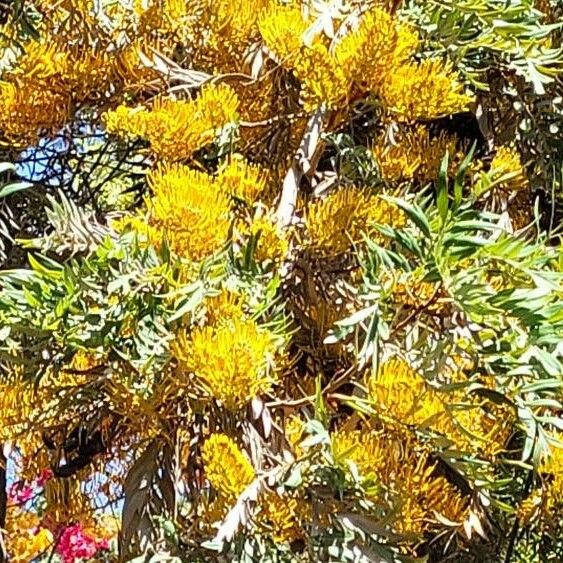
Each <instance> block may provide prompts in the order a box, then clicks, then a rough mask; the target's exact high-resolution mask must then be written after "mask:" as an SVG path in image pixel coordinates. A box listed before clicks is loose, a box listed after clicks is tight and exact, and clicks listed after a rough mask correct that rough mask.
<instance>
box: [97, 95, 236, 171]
mask: <svg viewBox="0 0 563 563" xmlns="http://www.w3.org/2000/svg"><path fill="white" fill-rule="evenodd" d="M237 108H238V99H237V96H236V94H235V92H234V90H233V89H232V88H230V87H229V86H227V85H225V84H219V85H215V84H211V85H207V86H204V87H203V88H202V89H201V92H200V94H199V96H198V97H197V98H196V99H195V100H193V101H191V100H190V101H185V100H172V99H169V98H157V99H156V100H155V102H154V104H153V107H152V109H150V110H148V109H146V108H144V107H137V108H127V107H125V106H119V107H118V108H117V109H115V110H114V111H110V112H107V113H106V114H105V116H104V119H105V123H106V128H107V130H108V131H109V132H110V133H115V134H119V135H131V136H135V137H141V138H143V139H146V140H147V141H148V142H149V143H150V145H151V149H152V150H153V151H154V152H155V153H156V154H157V155H158V156H159V157H160V158H162V159H165V160H170V161H177V160H186V159H189V158H190V157H191V156H192V155H193V153H194V152H195V151H197V150H198V149H200V148H202V147H204V146H205V145H208V144H209V143H211V142H212V141H213V140H214V139H215V137H216V134H217V131H218V130H220V129H221V128H223V127H225V126H226V125H227V124H229V123H231V122H233V121H236V119H237Z"/></svg>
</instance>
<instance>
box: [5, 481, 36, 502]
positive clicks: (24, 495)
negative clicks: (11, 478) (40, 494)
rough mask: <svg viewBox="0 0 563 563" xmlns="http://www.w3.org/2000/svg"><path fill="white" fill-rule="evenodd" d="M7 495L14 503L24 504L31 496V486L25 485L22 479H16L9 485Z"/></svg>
mask: <svg viewBox="0 0 563 563" xmlns="http://www.w3.org/2000/svg"><path fill="white" fill-rule="evenodd" d="M8 497H9V498H10V500H12V501H13V502H15V503H16V504H25V503H26V502H27V501H28V500H31V499H32V498H33V487H31V486H30V485H26V484H25V482H24V481H18V482H16V483H14V484H13V485H11V486H10V488H9V490H8Z"/></svg>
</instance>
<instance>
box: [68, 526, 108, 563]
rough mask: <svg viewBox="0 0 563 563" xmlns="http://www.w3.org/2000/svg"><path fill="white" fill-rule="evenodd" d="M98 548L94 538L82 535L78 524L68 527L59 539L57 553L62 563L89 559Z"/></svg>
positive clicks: (73, 562)
mask: <svg viewBox="0 0 563 563" xmlns="http://www.w3.org/2000/svg"><path fill="white" fill-rule="evenodd" d="M99 548H100V546H99V542H98V541H96V539H95V538H93V537H92V536H89V535H87V534H85V533H84V531H83V530H82V526H81V525H80V524H74V525H72V526H68V527H67V528H66V529H65V530H64V532H63V533H62V534H61V537H60V538H59V544H58V546H57V552H58V554H59V555H60V556H61V557H62V559H63V561H64V563H75V561H77V560H80V559H91V558H92V557H94V555H96V552H97V551H98V549H99Z"/></svg>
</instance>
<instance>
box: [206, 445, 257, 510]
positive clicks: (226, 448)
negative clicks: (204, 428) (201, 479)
mask: <svg viewBox="0 0 563 563" xmlns="http://www.w3.org/2000/svg"><path fill="white" fill-rule="evenodd" d="M201 455H202V458H203V464H204V468H205V475H206V477H207V479H208V480H209V482H210V483H211V485H212V487H213V488H214V489H215V490H216V491H217V493H218V494H219V495H221V496H222V497H223V498H224V500H225V501H226V502H228V503H231V504H232V503H233V502H234V501H235V500H236V499H237V498H238V497H239V496H240V494H241V493H242V492H243V491H244V489H246V487H248V485H250V483H252V481H253V480H254V477H255V473H254V468H253V467H252V465H251V463H250V461H249V460H248V458H247V457H246V456H245V455H244V454H243V453H242V452H241V450H240V449H239V447H238V446H237V445H236V444H235V442H234V441H233V440H232V439H231V438H229V437H228V436H226V435H225V434H212V435H211V436H209V438H208V439H207V440H206V441H205V443H204V444H203V448H202V452H201Z"/></svg>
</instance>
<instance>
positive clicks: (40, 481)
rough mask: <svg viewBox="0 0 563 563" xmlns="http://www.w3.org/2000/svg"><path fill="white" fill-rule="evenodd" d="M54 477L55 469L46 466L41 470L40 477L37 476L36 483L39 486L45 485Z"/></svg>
mask: <svg viewBox="0 0 563 563" xmlns="http://www.w3.org/2000/svg"><path fill="white" fill-rule="evenodd" d="M52 477H53V471H51V469H49V468H48V467H46V468H44V469H42V470H41V473H39V477H37V479H36V480H35V483H36V484H37V486H38V487H44V486H45V483H46V482H47V481H49V480H50V479H51V478H52Z"/></svg>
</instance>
